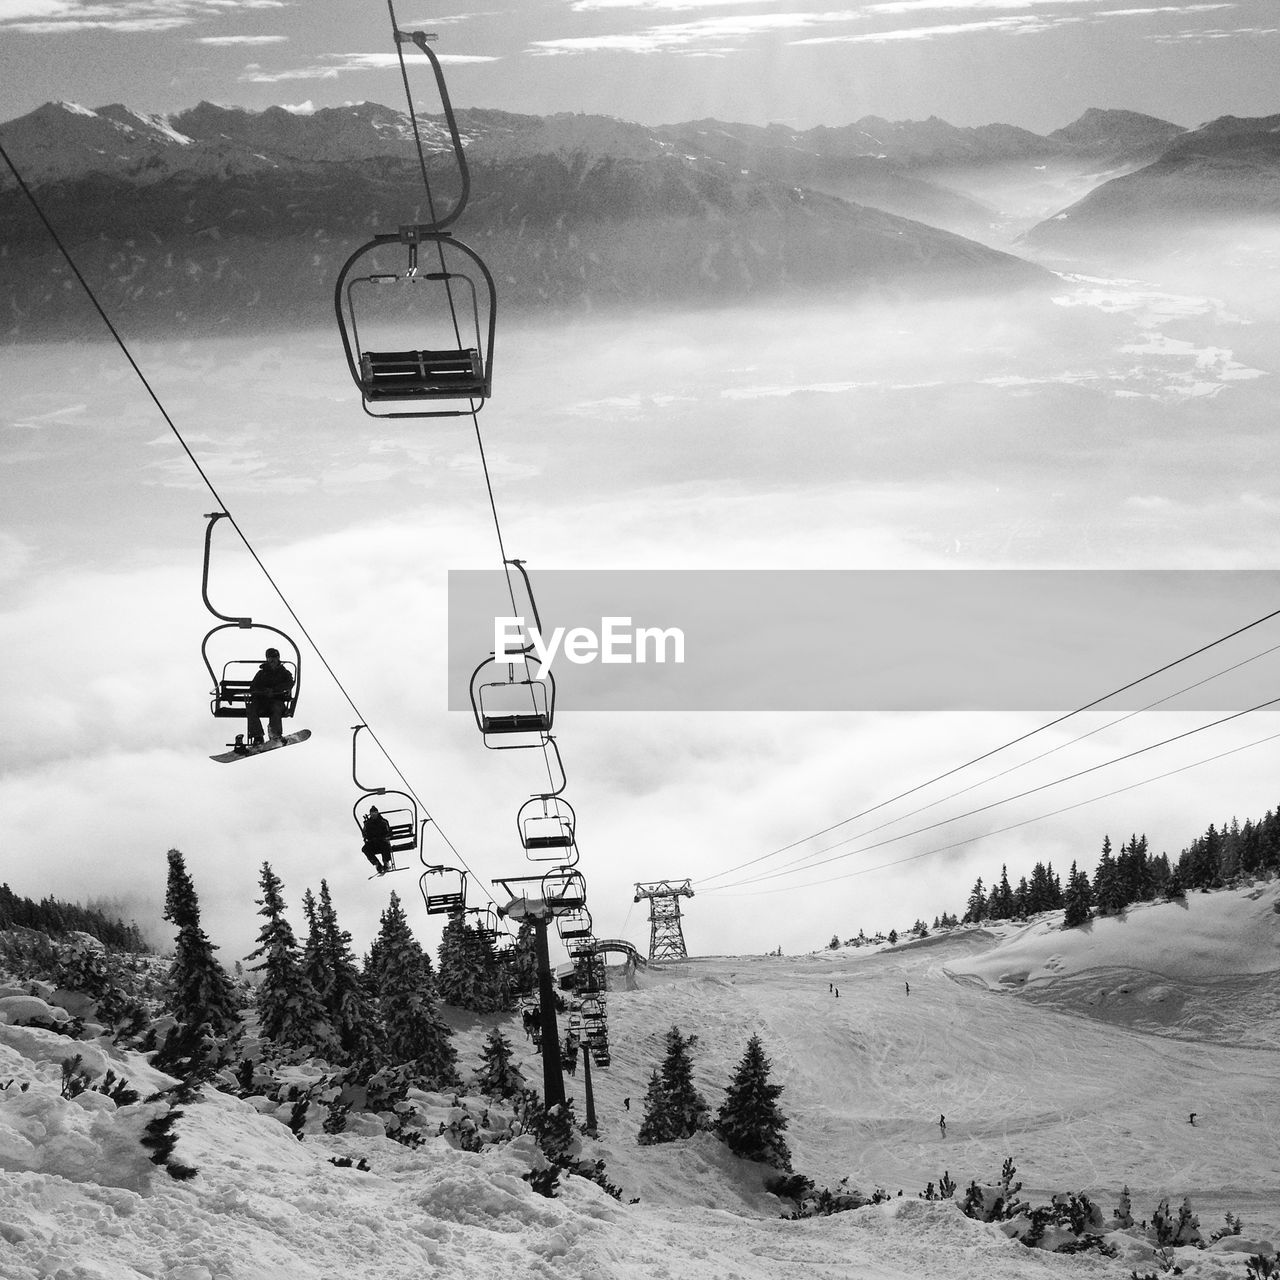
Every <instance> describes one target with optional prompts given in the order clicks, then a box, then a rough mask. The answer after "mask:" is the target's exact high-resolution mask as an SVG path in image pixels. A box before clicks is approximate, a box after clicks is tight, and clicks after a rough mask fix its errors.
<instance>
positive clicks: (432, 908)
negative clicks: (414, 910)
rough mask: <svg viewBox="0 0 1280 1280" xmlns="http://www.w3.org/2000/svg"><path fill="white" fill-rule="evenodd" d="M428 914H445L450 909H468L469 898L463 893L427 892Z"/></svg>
mask: <svg viewBox="0 0 1280 1280" xmlns="http://www.w3.org/2000/svg"><path fill="white" fill-rule="evenodd" d="M426 901H427V915H429V916H434V915H443V914H445V913H446V912H450V911H463V910H465V909H466V905H467V899H466V895H465V894H461V893H429V894H427V899H426Z"/></svg>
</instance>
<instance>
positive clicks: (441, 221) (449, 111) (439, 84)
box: [387, 0, 471, 230]
mask: <svg viewBox="0 0 1280 1280" xmlns="http://www.w3.org/2000/svg"><path fill="white" fill-rule="evenodd" d="M387 12H388V14H389V15H390V17H391V30H392V33H393V35H394V38H395V43H396V57H397V58H398V59H399V60H400V75H401V79H402V80H403V81H404V90H405V98H406V99H407V102H408V107H409V119H410V120H411V121H412V122H413V131H414V138H415V140H417V142H418V158H419V160H420V161H421V163H422V167H423V172H424V176H425V171H426V161H425V159H424V158H423V156H422V143H421V140H420V139H418V126H417V115H416V114H415V112H414V109H413V95H412V94H411V93H410V92H409V73H408V70H407V69H406V68H405V64H404V53H403V47H404V45H406V44H412V45H416V46H417V48H419V49H420V50H421V51H422V52H423V54H424V55H425V56H426V59H427V61H428V62H430V63H431V73H432V75H434V76H435V80H436V89H437V91H438V92H439V94H440V105H441V106H442V107H443V108H444V118H445V123H446V124H447V125H448V126H449V140H450V142H451V143H452V144H453V155H454V159H455V160H456V161H457V163H458V174H459V176H460V178H461V181H462V189H461V191H460V192H459V194H458V200H457V203H456V204H455V205H454V206H453V208H452V209H450V210H449V212H448V213H447V214H445V215H444V217H442V218H437V219H436V220H435V222H434V223H433V224H432V225H433V226H434V227H435V228H436V229H437V230H439V229H440V228H441V227H447V226H448V225H449V224H450V223H451V222H454V221H456V220H457V217H458V215H459V214H460V213H461V212H462V211H463V209H464V208H466V204H467V200H468V199H469V198H470V196H471V171H470V169H469V168H468V166H467V155H466V152H465V151H464V150H463V147H462V137H461V135H460V134H459V133H458V122H457V120H456V119H455V118H454V114H453V103H452V102H450V100H449V89H448V86H447V85H446V84H445V82H444V70H443V68H442V67H441V66H440V59H439V58H437V57H436V55H435V51H434V50H433V49H431V48H430V47H429V45H428V43H427V42H428V41H429V40H435V39H436V38H437V37H436V36H435V34H434V33H428V32H426V31H401V30H400V24H399V23H398V22H397V21H396V10H395V6H394V4H392V0H387ZM428 194H429V193H428Z"/></svg>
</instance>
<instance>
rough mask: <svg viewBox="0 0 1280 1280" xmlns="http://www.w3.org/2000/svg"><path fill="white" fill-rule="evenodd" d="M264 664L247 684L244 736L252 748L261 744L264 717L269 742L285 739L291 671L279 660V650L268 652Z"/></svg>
mask: <svg viewBox="0 0 1280 1280" xmlns="http://www.w3.org/2000/svg"><path fill="white" fill-rule="evenodd" d="M266 659H267V660H266V661H265V662H263V663H262V664H261V665H260V666H259V667H258V670H257V671H256V672H255V673H254V676H253V679H252V680H251V681H250V682H249V699H248V715H249V719H248V723H247V724H246V725H245V733H246V735H247V737H248V739H249V745H250V746H251V747H260V746H261V745H262V717H263V716H264V715H265V716H266V717H267V727H268V730H269V731H270V733H271V741H272V742H279V741H280V740H281V739H282V738H283V737H284V709H285V704H286V703H287V702H288V700H289V691H290V690H291V689H292V688H293V672H292V671H290V670H289V668H288V667H286V666H285V665H284V663H283V662H281V661H280V650H279V649H268V650H267V653H266Z"/></svg>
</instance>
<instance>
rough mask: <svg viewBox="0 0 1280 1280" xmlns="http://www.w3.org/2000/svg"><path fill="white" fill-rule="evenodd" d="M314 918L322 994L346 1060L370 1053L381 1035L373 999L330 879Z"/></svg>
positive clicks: (322, 888) (323, 886)
mask: <svg viewBox="0 0 1280 1280" xmlns="http://www.w3.org/2000/svg"><path fill="white" fill-rule="evenodd" d="M315 922H316V930H317V934H318V941H319V946H318V959H319V963H320V966H321V967H322V973H323V983H324V985H323V986H321V987H320V997H321V999H322V1000H323V1001H324V1005H325V1008H326V1009H327V1010H328V1012H329V1024H330V1026H331V1027H332V1028H333V1032H334V1035H335V1037H336V1038H337V1041H338V1044H339V1045H340V1046H341V1052H342V1055H343V1056H344V1057H345V1058H346V1059H347V1060H354V1059H357V1058H364V1057H367V1056H369V1055H370V1054H371V1053H372V1052H373V1049H374V1045H375V1044H376V1043H377V1038H378V1037H377V1026H376V1022H375V1018H374V1009H373V1003H372V1001H371V1000H370V998H369V994H368V992H367V991H365V989H364V985H363V983H362V982H361V981H360V970H359V968H358V966H357V965H356V959H355V955H354V954H353V953H352V950H351V935H350V934H349V933H348V932H347V931H346V930H345V929H342V928H340V927H339V926H338V916H337V913H336V912H335V911H334V907H333V899H332V898H331V897H330V896H329V883H328V881H327V880H321V881H320V899H319V904H318V905H317V907H316V909H315Z"/></svg>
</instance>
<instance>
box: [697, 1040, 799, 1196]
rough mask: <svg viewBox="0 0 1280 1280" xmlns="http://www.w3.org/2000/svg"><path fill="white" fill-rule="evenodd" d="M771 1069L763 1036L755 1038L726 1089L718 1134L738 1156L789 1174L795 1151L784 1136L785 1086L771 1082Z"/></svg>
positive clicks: (718, 1123)
mask: <svg viewBox="0 0 1280 1280" xmlns="http://www.w3.org/2000/svg"><path fill="white" fill-rule="evenodd" d="M770 1066H771V1063H770V1062H769V1059H768V1058H766V1057H765V1056H764V1049H763V1047H762V1046H761V1044H760V1037H759V1036H752V1037H751V1039H750V1040H748V1041H747V1049H746V1052H745V1053H744V1054H743V1056H742V1061H741V1062H740V1063H739V1064H738V1069H737V1071H736V1072H735V1073H734V1076H733V1079H732V1080H731V1081H730V1082H729V1087H728V1089H727V1090H725V1095H724V1102H723V1103H722V1104H721V1106H720V1110H719V1112H717V1114H716V1122H715V1131H716V1133H717V1134H718V1135H719V1136H720V1137H721V1138H722V1139H723V1140H724V1142H725V1144H726V1145H727V1146H728V1148H729V1150H730V1151H732V1152H733V1154H734V1155H736V1156H741V1157H742V1158H743V1159H744V1160H758V1161H760V1162H761V1163H762V1164H768V1165H772V1166H773V1167H774V1168H775V1169H784V1170H787V1171H788V1172H789V1171H790V1169H791V1151H790V1149H789V1148H788V1147H787V1143H786V1140H785V1139H784V1138H783V1136H782V1131H783V1130H784V1129H785V1128H786V1127H787V1121H786V1118H785V1117H784V1116H783V1115H782V1113H781V1111H779V1110H778V1095H779V1094H780V1093H781V1092H782V1086H781V1085H780V1084H770V1083H769V1068H770Z"/></svg>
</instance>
